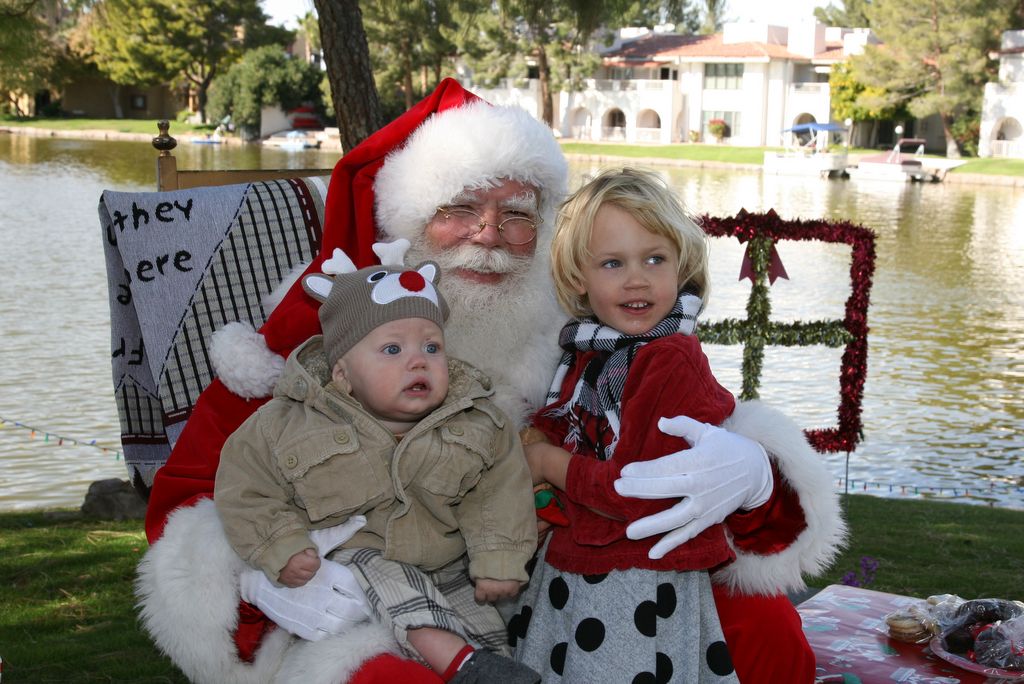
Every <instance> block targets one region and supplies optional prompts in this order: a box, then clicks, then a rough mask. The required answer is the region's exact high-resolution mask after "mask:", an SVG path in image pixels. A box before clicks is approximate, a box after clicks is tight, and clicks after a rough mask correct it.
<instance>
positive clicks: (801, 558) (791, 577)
mask: <svg viewBox="0 0 1024 684" xmlns="http://www.w3.org/2000/svg"><path fill="white" fill-rule="evenodd" d="M722 427H724V428H726V429H728V430H731V431H732V432H735V433H737V434H740V435H744V436H745V437H749V438H751V439H753V440H756V441H757V442H759V443H760V444H761V446H763V447H764V448H765V450H766V451H767V452H768V455H769V457H770V458H772V459H773V460H774V461H775V463H776V465H777V466H778V468H779V472H780V474H781V475H782V477H783V478H784V479H785V480H786V482H787V483H788V484H789V485H790V486H791V487H792V488H793V489H794V490H795V491H796V493H797V496H798V497H799V500H800V506H801V507H802V508H803V512H804V520H805V522H806V524H807V527H806V528H805V529H804V530H803V531H802V532H800V534H799V535H798V536H797V538H796V540H794V541H793V543H791V544H790V545H789V546H788V547H786V548H785V549H784V550H783V551H781V552H779V553H775V554H769V555H762V554H757V553H748V552H744V551H742V550H740V549H734V550H735V551H736V561H735V562H733V563H731V564H730V565H728V566H726V567H725V568H723V569H722V570H720V571H718V572H717V573H715V581H716V582H719V583H722V584H725V585H727V586H729V588H730V589H733V590H739V591H742V592H744V593H748V594H777V593H780V592H789V591H799V590H801V589H804V588H805V587H806V584H805V583H804V578H803V575H805V574H806V575H811V576H814V575H819V574H821V573H822V572H824V571H825V570H827V569H828V567H829V566H830V565H831V564H832V561H834V560H835V557H836V555H838V553H839V551H840V548H841V547H842V545H843V543H844V542H845V540H846V522H845V521H844V520H843V516H842V510H841V509H840V506H839V496H838V495H837V494H836V493H835V491H834V490H833V487H832V476H831V474H830V473H829V472H828V469H827V468H826V467H825V465H824V463H823V462H822V460H821V457H820V456H819V455H818V453H817V452H815V451H814V449H812V448H811V446H810V445H809V444H808V443H807V438H806V437H805V436H804V433H803V431H802V430H801V429H800V428H799V427H798V426H797V425H796V424H795V423H793V421H791V420H790V419H789V418H787V417H786V416H784V415H783V414H782V413H780V412H778V411H776V410H774V409H771V408H769V407H767V406H765V405H763V404H761V403H760V402H756V401H750V402H741V403H739V404H737V405H736V410H735V411H734V412H733V414H732V416H730V417H729V419H728V420H726V421H725V423H724V424H723V425H722Z"/></svg>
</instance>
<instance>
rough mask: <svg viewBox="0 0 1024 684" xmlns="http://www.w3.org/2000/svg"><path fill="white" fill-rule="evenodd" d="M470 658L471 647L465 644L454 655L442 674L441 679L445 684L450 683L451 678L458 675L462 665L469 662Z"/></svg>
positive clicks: (471, 653) (471, 654)
mask: <svg viewBox="0 0 1024 684" xmlns="http://www.w3.org/2000/svg"><path fill="white" fill-rule="evenodd" d="M472 656H473V647H472V646H470V645H469V644H466V645H465V646H463V647H462V648H461V649H460V650H459V652H458V653H456V654H455V657H454V658H452V662H450V663H448V667H447V669H445V671H444V674H442V675H441V679H443V680H444V681H446V682H450V681H451V680H452V677H454V676H455V675H456V674H457V673H458V671H459V668H460V667H462V664H463V663H464V662H466V661H467V660H469V659H470V658H471V657H472Z"/></svg>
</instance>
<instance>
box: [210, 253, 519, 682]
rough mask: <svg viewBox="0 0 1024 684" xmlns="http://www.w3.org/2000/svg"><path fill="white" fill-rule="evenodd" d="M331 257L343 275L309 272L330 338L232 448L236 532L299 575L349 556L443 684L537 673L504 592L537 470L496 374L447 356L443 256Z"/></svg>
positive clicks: (229, 495)
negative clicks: (500, 404) (511, 637)
mask: <svg viewBox="0 0 1024 684" xmlns="http://www.w3.org/2000/svg"><path fill="white" fill-rule="evenodd" d="M339 259H341V260H342V262H343V265H342V266H341V267H340V268H339V267H336V266H334V265H333V262H336V261H338V260H339ZM328 264H332V265H331V269H332V270H334V271H335V277H334V278H331V277H329V276H328V275H319V274H317V275H309V276H306V278H305V279H304V280H303V287H304V288H305V289H306V292H307V293H308V294H310V295H311V296H312V297H313V298H315V299H317V300H318V301H320V302H322V304H321V307H320V322H321V327H322V329H323V335H322V336H316V337H313V338H311V339H310V340H308V341H307V342H305V343H303V344H302V345H301V346H300V347H299V348H297V349H296V350H295V351H294V352H293V353H292V354H291V355H290V356H289V358H288V360H287V361H286V363H285V369H284V372H283V373H282V375H281V378H280V380H279V381H278V384H277V387H276V389H275V391H274V398H273V399H272V400H271V401H270V402H268V403H267V404H266V405H264V406H263V407H261V408H260V409H259V410H258V411H257V412H256V413H255V414H254V415H253V416H251V417H250V418H249V419H248V420H247V421H246V422H245V423H243V424H242V426H241V427H240V428H239V429H238V430H237V431H236V432H235V433H234V434H232V435H231V437H230V438H229V439H228V440H227V442H226V443H225V445H224V449H223V451H222V454H221V462H220V467H219V469H218V471H217V480H216V487H215V502H216V504H217V509H218V511H219V512H220V515H221V518H222V519H223V522H224V528H225V531H226V533H227V536H228V539H229V541H230V542H231V544H232V546H233V547H234V548H235V550H236V551H237V552H238V553H239V555H240V556H241V557H242V558H244V559H245V560H246V561H247V562H248V563H249V564H251V565H252V566H254V567H255V568H257V569H260V570H262V571H263V572H264V573H265V574H266V576H267V577H268V578H270V579H271V580H273V581H275V582H278V583H280V584H283V585H285V586H287V587H299V586H302V585H303V584H305V583H307V582H308V581H309V580H310V579H312V578H313V577H314V575H315V574H316V573H317V572H318V571H319V569H320V567H321V564H322V563H331V562H338V563H341V564H343V565H345V566H347V567H348V568H349V569H350V570H351V571H352V572H353V574H354V575H355V577H356V578H357V579H358V581H359V583H360V585H361V586H362V588H363V591H364V592H365V593H366V597H367V601H368V603H369V605H370V607H371V609H372V610H373V612H374V614H375V615H376V617H377V618H378V619H379V620H381V621H382V622H383V623H385V624H387V625H388V626H389V627H391V629H392V630H393V632H394V634H395V637H396V639H397V640H398V642H399V644H400V645H401V646H402V648H403V650H404V651H405V652H406V653H407V655H409V656H411V657H414V658H418V659H419V660H421V661H422V662H425V663H426V664H427V665H429V666H430V667H431V668H432V669H433V670H434V671H435V672H437V673H438V674H439V675H441V677H442V678H443V679H444V680H445V681H452V682H478V681H479V682H487V681H504V682H537V681H539V677H538V675H537V674H536V673H535V672H533V670H531V669H529V668H528V667H526V666H524V665H521V664H518V663H515V662H514V661H513V660H511V659H510V658H509V657H508V656H509V654H510V650H509V648H508V645H507V638H506V631H505V625H504V623H503V622H502V620H501V617H500V615H499V614H498V611H497V610H496V609H495V607H494V606H493V605H491V604H492V603H494V602H495V601H498V600H501V599H508V598H512V597H514V596H515V595H516V594H517V593H518V592H519V590H520V588H521V587H522V585H523V584H524V583H525V581H526V580H527V573H526V569H525V566H526V563H527V561H528V560H529V559H530V557H531V556H532V554H533V552H534V550H535V548H536V544H537V536H536V524H535V520H534V509H533V494H532V486H531V478H530V473H529V470H528V468H527V465H526V460H525V459H524V457H523V452H522V446H521V445H520V442H519V438H518V435H517V432H516V426H515V424H514V423H513V422H512V421H511V420H509V419H508V418H507V417H506V416H505V415H504V414H502V413H501V411H500V410H499V409H498V408H496V407H495V405H494V404H493V403H491V401H490V400H489V398H488V397H489V396H490V394H491V390H490V380H489V379H488V378H487V377H486V376H485V375H483V374H482V373H481V372H480V371H478V370H477V369H475V368H473V367H472V366H470V365H469V364H466V363H464V362H461V361H458V360H456V359H448V358H447V357H446V356H445V350H444V332H443V326H444V323H445V321H446V320H447V317H448V306H447V304H446V302H445V300H444V298H443V297H442V295H441V293H440V292H439V291H438V290H437V288H436V283H437V280H438V278H439V274H438V268H437V266H436V265H435V264H433V263H431V262H426V263H423V264H420V265H419V266H418V267H417V268H416V269H415V270H413V269H407V268H405V267H402V266H400V265H399V266H394V265H389V266H383V265H382V266H372V267H369V268H364V269H362V270H356V269H355V267H354V266H353V265H352V263H351V261H349V260H348V259H347V257H345V256H344V255H343V254H341V253H340V251H336V253H335V258H334V259H332V260H331V262H327V264H325V267H327V265H328ZM351 516H365V518H366V524H365V526H364V527H362V529H361V530H359V531H358V532H357V533H356V534H355V536H353V537H352V538H351V539H350V540H349V541H347V542H345V543H344V544H343V545H342V547H341V548H340V549H339V550H337V551H334V552H333V553H332V554H330V560H321V558H320V557H319V555H318V554H317V552H316V550H315V549H316V546H315V544H314V543H313V541H312V540H311V538H310V530H316V529H323V528H326V527H331V526H334V525H338V524H340V523H342V522H344V521H345V520H347V519H349V518H350V517H351ZM471 644H472V645H471ZM474 646H476V647H477V648H474Z"/></svg>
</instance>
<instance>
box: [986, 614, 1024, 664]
mask: <svg viewBox="0 0 1024 684" xmlns="http://www.w3.org/2000/svg"><path fill="white" fill-rule="evenodd" d="M974 659H975V660H976V661H977V662H978V663H980V664H982V665H988V666H990V667H998V668H1002V669H1007V670H1024V615H1019V616H1017V617H1015V618H1011V619H1009V620H1005V621H1001V622H997V623H993V624H992V625H991V626H990V627H988V628H987V629H984V630H982V631H981V632H979V633H978V636H976V637H975V639H974Z"/></svg>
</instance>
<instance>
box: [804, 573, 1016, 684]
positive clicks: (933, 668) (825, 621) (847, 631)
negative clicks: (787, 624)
mask: <svg viewBox="0 0 1024 684" xmlns="http://www.w3.org/2000/svg"><path fill="white" fill-rule="evenodd" d="M918 601H920V599H919V598H912V597H909V596H899V595H898V594H886V593H884V592H880V591H872V590H870V589H860V588H857V587H847V586H844V585H841V584H833V585H830V586H827V587H825V588H824V589H822V590H821V591H820V592H818V593H817V594H815V595H814V596H812V597H811V598H809V599H807V600H806V601H804V602H803V603H801V604H800V605H799V606H797V611H798V612H799V613H800V618H801V619H802V620H803V626H804V633H805V634H806V635H807V640H808V641H809V642H810V644H811V648H812V649H814V653H815V656H816V659H817V667H818V681H819V682H842V683H843V684H856V683H858V682H863V683H864V684H870V683H874V682H885V683H889V682H906V683H907V684H958V683H962V684H976V683H977V684H980V683H982V682H993V683H994V682H1001V683H1003V684H1005V680H1002V679H991V678H988V677H985V676H984V675H980V674H976V673H974V672H968V671H966V670H962V669H960V668H958V667H956V666H954V665H951V664H950V663H947V662H946V661H944V660H941V659H939V658H938V657H936V656H934V655H932V653H931V651H929V650H927V646H926V645H925V644H907V643H903V642H901V641H896V640H895V639H890V638H889V637H888V636H887V634H886V630H885V616H886V615H888V614H889V613H891V612H892V611H893V610H895V609H897V608H899V607H901V606H905V605H908V604H911V603H916V602H918Z"/></svg>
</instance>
